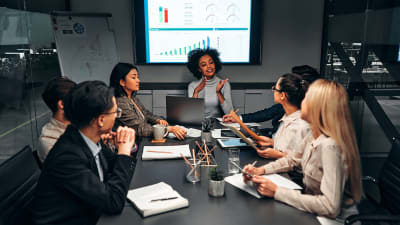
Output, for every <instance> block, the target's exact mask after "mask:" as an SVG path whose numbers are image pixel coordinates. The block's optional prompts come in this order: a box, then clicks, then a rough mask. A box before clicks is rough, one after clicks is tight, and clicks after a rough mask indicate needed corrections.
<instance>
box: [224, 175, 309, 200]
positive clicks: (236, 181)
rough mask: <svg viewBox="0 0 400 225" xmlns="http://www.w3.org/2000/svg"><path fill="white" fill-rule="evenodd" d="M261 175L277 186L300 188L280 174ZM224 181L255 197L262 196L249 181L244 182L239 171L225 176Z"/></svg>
mask: <svg viewBox="0 0 400 225" xmlns="http://www.w3.org/2000/svg"><path fill="white" fill-rule="evenodd" d="M263 177H265V178H268V179H270V180H271V181H272V182H273V183H275V184H276V185H277V186H278V187H284V188H288V189H293V190H296V189H298V190H301V189H302V188H301V187H300V186H299V185H298V184H296V183H295V182H293V181H291V180H289V179H287V178H285V177H283V176H281V175H278V174H268V175H263ZM225 181H226V182H228V183H230V184H232V185H233V186H235V187H237V188H239V189H241V190H243V191H246V192H247V193H249V194H251V195H253V196H254V197H256V198H261V197H262V196H261V195H260V194H258V192H257V189H256V187H255V186H254V185H253V184H251V182H249V184H246V183H245V182H243V176H242V174H241V173H239V174H235V175H232V176H229V177H225Z"/></svg>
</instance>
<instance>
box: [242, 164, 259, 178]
mask: <svg viewBox="0 0 400 225" xmlns="http://www.w3.org/2000/svg"><path fill="white" fill-rule="evenodd" d="M256 164H257V160H255V161H254V162H253V163H252V164H251V166H255V165H256ZM243 172H244V174H246V175H247V176H249V177H253V176H254V175H252V174H249V173H248V172H247V171H244V170H243Z"/></svg>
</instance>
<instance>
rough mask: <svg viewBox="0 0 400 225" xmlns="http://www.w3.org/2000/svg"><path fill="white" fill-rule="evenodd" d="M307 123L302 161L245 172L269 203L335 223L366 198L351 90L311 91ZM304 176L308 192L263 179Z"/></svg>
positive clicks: (326, 86) (319, 85) (332, 86)
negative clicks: (298, 171)
mask: <svg viewBox="0 0 400 225" xmlns="http://www.w3.org/2000/svg"><path fill="white" fill-rule="evenodd" d="M301 117H302V118H303V119H304V120H306V121H308V122H309V123H310V126H311V130H312V135H311V136H309V137H308V141H306V142H307V144H306V145H305V149H304V154H303V156H302V158H301V160H300V161H299V160H296V158H295V157H293V155H292V154H288V155H286V156H285V157H283V158H281V159H279V160H277V161H274V162H272V163H269V164H266V165H264V166H262V167H258V168H255V167H252V166H251V165H247V166H246V167H245V168H244V170H245V171H248V172H249V173H251V174H254V175H255V176H254V177H253V178H250V177H248V176H245V175H243V177H244V180H245V182H247V181H249V180H251V181H252V182H253V183H254V184H255V185H256V186H257V191H258V192H259V193H260V194H262V195H264V196H268V197H273V198H275V199H276V200H279V201H282V202H284V203H286V204H289V205H292V206H294V207H296V208H298V209H300V210H304V211H307V212H311V213H316V214H318V215H323V216H327V217H330V218H336V217H338V215H339V213H342V215H344V214H346V212H347V213H348V212H349V210H348V209H351V208H355V207H351V206H352V205H353V206H354V205H355V204H354V203H357V202H359V201H360V198H361V195H362V186H361V178H360V177H361V172H360V157H359V154H358V148H357V143H356V138H355V133H354V129H353V122H352V120H351V115H350V110H349V102H348V98H347V93H346V90H345V89H344V88H343V86H342V85H340V84H339V83H337V82H335V81H328V80H324V79H320V80H317V81H315V82H314V83H313V84H312V85H311V86H310V88H309V90H308V92H307V94H306V97H305V99H304V101H303V103H302V107H301ZM295 167H300V168H302V170H303V173H304V177H303V184H304V186H305V189H304V192H303V193H302V192H300V191H298V190H290V189H287V188H283V187H277V186H276V184H274V183H272V182H271V181H270V180H268V179H267V178H264V177H261V176H259V175H262V174H270V173H279V172H288V171H291V170H293V169H294V168H295Z"/></svg>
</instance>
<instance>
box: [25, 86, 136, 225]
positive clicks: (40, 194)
mask: <svg viewBox="0 0 400 225" xmlns="http://www.w3.org/2000/svg"><path fill="white" fill-rule="evenodd" d="M64 110H65V116H66V117H67V119H68V120H69V121H71V125H70V126H68V128H67V129H66V131H65V133H64V134H63V135H62V136H61V137H60V138H59V140H58V141H57V142H56V144H55V145H54V147H53V148H52V150H51V151H50V153H49V155H48V156H47V158H46V161H45V163H44V165H43V170H42V174H41V176H40V179H39V182H38V185H37V189H36V192H35V196H34V199H33V205H32V216H33V222H34V224H74V225H78V224H82V225H83V224H84V225H90V224H96V222H97V220H98V218H99V217H100V215H101V214H103V213H106V214H116V213H120V212H121V211H122V209H123V208H124V205H125V199H126V194H127V192H128V187H129V183H130V181H131V178H132V176H133V173H134V169H135V166H136V152H133V153H131V150H132V147H133V146H134V145H135V131H134V130H133V129H131V128H128V127H118V129H117V131H116V132H112V130H111V129H112V127H113V125H114V121H115V119H116V118H117V117H118V116H120V114H121V113H120V111H119V110H118V108H117V103H116V100H115V97H114V90H113V89H112V88H109V87H107V86H106V84H104V83H103V82H101V81H87V82H83V83H80V84H78V85H77V86H76V87H74V88H73V89H71V91H70V92H69V93H68V94H67V96H66V97H65V99H64ZM101 137H102V138H103V140H105V139H107V140H108V141H111V142H113V144H114V145H115V146H116V149H117V150H116V152H112V151H111V150H110V149H108V148H106V147H105V145H103V141H102V140H101Z"/></svg>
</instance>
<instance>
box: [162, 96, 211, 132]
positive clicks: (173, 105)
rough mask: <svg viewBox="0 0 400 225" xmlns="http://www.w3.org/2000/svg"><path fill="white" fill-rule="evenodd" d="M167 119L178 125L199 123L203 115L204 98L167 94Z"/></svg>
mask: <svg viewBox="0 0 400 225" xmlns="http://www.w3.org/2000/svg"><path fill="white" fill-rule="evenodd" d="M166 103H167V120H168V121H169V122H170V123H174V124H180V125H195V126H199V125H201V122H202V120H203V116H204V99H202V98H188V97H177V96H167V97H166Z"/></svg>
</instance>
